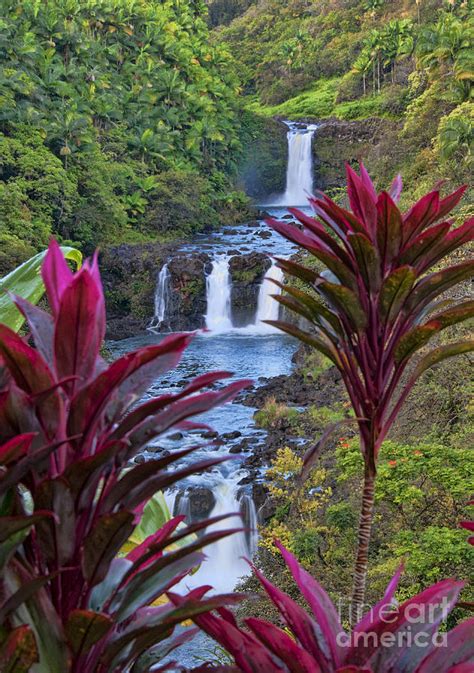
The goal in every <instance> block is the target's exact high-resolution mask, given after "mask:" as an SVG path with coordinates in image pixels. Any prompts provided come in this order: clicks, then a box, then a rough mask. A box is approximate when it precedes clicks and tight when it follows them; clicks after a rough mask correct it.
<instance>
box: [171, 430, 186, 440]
mask: <svg viewBox="0 0 474 673" xmlns="http://www.w3.org/2000/svg"><path fill="white" fill-rule="evenodd" d="M183 437H184V435H183V433H182V432H174V433H173V434H172V435H168V439H171V441H172V442H177V441H178V440H179V439H183Z"/></svg>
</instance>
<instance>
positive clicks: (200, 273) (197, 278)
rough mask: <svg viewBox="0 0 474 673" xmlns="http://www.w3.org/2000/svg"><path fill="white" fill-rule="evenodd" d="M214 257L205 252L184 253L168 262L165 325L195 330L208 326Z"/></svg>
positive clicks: (173, 329)
mask: <svg viewBox="0 0 474 673" xmlns="http://www.w3.org/2000/svg"><path fill="white" fill-rule="evenodd" d="M210 268H211V259H210V257H209V255H207V254H205V253H193V254H186V255H184V254H180V255H177V256H175V257H173V258H172V259H171V261H170V262H169V263H168V270H169V273H170V293H169V300H168V306H167V318H166V320H165V325H164V327H165V329H169V330H172V331H179V330H193V329H200V328H202V327H204V315H205V313H206V306H207V302H206V275H207V273H209V271H210Z"/></svg>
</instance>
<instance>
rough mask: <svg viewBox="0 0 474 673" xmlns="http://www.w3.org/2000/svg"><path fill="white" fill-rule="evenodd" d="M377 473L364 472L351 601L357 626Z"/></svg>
mask: <svg viewBox="0 0 474 673" xmlns="http://www.w3.org/2000/svg"><path fill="white" fill-rule="evenodd" d="M374 492H375V473H374V471H373V470H372V469H371V468H370V466H367V465H366V467H365V471H364V491H363V494H362V506H361V512H360V521H359V534H358V543H357V557H356V563H355V569H354V588H353V591H352V601H351V623H352V626H355V624H357V622H359V621H360V619H361V617H362V614H361V613H362V611H363V606H364V600H365V588H366V584H367V568H368V565H369V544H370V536H371V533H372V523H373V518H374Z"/></svg>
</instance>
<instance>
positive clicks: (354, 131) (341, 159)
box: [313, 117, 399, 190]
mask: <svg viewBox="0 0 474 673" xmlns="http://www.w3.org/2000/svg"><path fill="white" fill-rule="evenodd" d="M398 128H399V123H398V122H394V121H391V120H388V119H380V118H375V117H374V118H369V119H364V120H360V121H341V120H338V119H331V120H329V121H327V122H324V123H323V124H321V126H320V127H319V129H318V130H317V132H316V134H315V136H314V144H313V154H314V178H315V186H316V187H317V188H318V189H321V190H331V189H338V188H341V187H344V185H345V169H344V166H345V164H346V162H349V163H352V164H353V163H356V162H358V161H363V162H364V163H365V164H366V166H367V168H368V170H369V172H370V171H371V169H372V168H373V166H374V164H375V163H377V162H378V161H379V159H380V152H381V151H382V141H383V139H384V137H386V136H392V135H393V134H394V133H395V132H396V130H397V129H398Z"/></svg>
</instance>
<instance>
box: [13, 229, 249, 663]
mask: <svg viewBox="0 0 474 673" xmlns="http://www.w3.org/2000/svg"><path fill="white" fill-rule="evenodd" d="M42 274H43V279H44V283H45V286H46V291H47V296H48V299H49V304H50V307H51V311H52V315H50V314H48V313H46V312H45V311H43V310H42V309H40V308H38V307H36V306H33V305H32V304H29V303H28V302H26V301H25V300H23V299H20V298H15V299H14V300H15V303H16V304H17V306H18V308H19V309H20V310H21V311H22V312H23V314H24V315H25V317H26V319H27V321H28V325H29V328H30V331H31V335H30V336H31V339H32V341H33V342H34V346H35V347H33V346H30V345H29V343H28V340H27V339H23V338H21V337H20V336H19V335H17V334H16V333H15V332H13V331H12V330H11V329H9V328H8V327H6V326H5V325H0V571H1V575H0V671H2V673H6V672H8V673H24V672H25V671H28V670H29V669H30V666H33V669H32V670H34V672H35V673H115V672H117V673H118V672H119V671H120V672H122V671H130V670H131V669H132V667H133V671H134V673H144V671H147V670H149V668H150V666H151V663H154V662H156V660H159V659H160V658H161V657H162V656H163V655H164V654H167V653H168V652H169V651H171V650H172V649H173V648H174V647H176V646H177V645H179V644H180V643H181V642H182V641H183V640H184V639H185V638H186V637H187V636H183V635H180V636H177V637H174V638H173V637H172V634H173V631H174V627H175V625H176V624H178V623H181V622H182V621H183V620H186V619H188V618H189V617H190V616H192V615H195V614H197V613H201V612H204V611H207V610H209V609H212V608H213V607H215V606H216V605H221V604H222V601H223V600H227V601H229V602H230V603H231V602H232V601H233V600H236V599H235V598H233V597H227V598H226V599H225V598H219V597H213V598H210V599H206V600H202V601H196V600H195V598H194V597H190V599H189V600H188V598H187V597H186V596H184V598H183V602H182V604H181V605H180V607H179V608H176V607H175V606H174V605H173V604H172V603H170V602H166V597H164V599H165V600H164V604H159V605H152V604H153V603H156V601H157V599H158V598H159V597H161V596H164V594H165V593H166V592H167V591H168V590H169V589H170V588H171V587H172V586H174V585H175V584H176V583H177V582H178V581H180V580H181V579H182V578H183V577H184V576H185V575H186V574H187V573H188V572H189V571H190V570H191V569H192V568H194V567H196V565H197V564H199V563H200V561H201V559H202V554H201V551H200V549H201V548H202V547H203V546H205V545H207V544H209V543H211V542H214V541H216V540H217V539H219V538H220V537H222V536H224V535H227V534H229V532H230V531H217V532H212V533H207V534H206V533H204V535H203V536H200V537H199V538H197V537H196V536H194V535H192V537H191V540H192V541H191V542H190V543H189V544H188V545H186V546H182V545H179V544H177V543H178V542H179V541H180V540H181V539H183V538H185V537H186V536H189V535H190V534H193V533H195V532H197V531H202V530H204V528H205V527H206V526H207V525H209V523H211V521H212V520H208V521H207V522H203V523H201V524H197V525H194V526H190V527H187V528H186V527H185V528H184V530H183V529H182V528H181V527H180V528H178V526H179V524H180V523H181V521H182V517H177V518H174V519H172V520H171V521H169V522H167V523H166V524H165V525H164V526H163V527H162V528H160V529H159V530H158V531H156V533H153V534H152V535H151V536H149V537H148V538H146V539H145V540H144V541H143V542H142V543H141V544H139V545H138V546H137V547H135V548H134V549H133V550H132V551H131V552H130V553H128V555H127V556H125V557H124V556H120V555H119V551H120V550H121V548H122V547H123V545H124V543H125V542H126V541H127V539H128V538H129V537H130V535H131V533H132V532H133V530H134V528H135V526H136V525H137V523H138V522H139V521H140V517H141V514H142V512H143V509H144V507H145V505H146V503H147V501H148V500H149V499H150V498H151V497H152V496H153V494H154V493H155V492H156V491H158V490H160V489H166V488H168V487H170V486H171V485H172V484H174V483H176V482H177V481H178V480H179V479H182V478H183V477H186V476H187V475H190V474H193V473H196V472H199V471H202V470H205V469H207V468H208V467H210V466H212V465H215V464H217V463H218V462H219V460H220V459H218V458H217V459H216V458H213V459H210V460H204V461H201V462H199V463H195V464H186V465H185V466H184V467H179V466H176V465H175V464H176V462H177V461H178V460H179V459H182V458H184V457H185V456H188V455H189V454H190V453H192V451H193V449H186V450H181V451H177V452H175V453H173V454H172V455H169V456H167V457H161V458H157V459H154V460H150V461H149V462H146V463H143V464H139V465H136V464H135V465H133V464H131V463H130V461H131V459H132V458H133V457H134V456H135V455H136V454H137V452H138V451H139V450H140V449H141V448H142V447H144V446H145V445H146V444H147V443H148V442H149V441H150V440H152V439H153V438H154V437H156V436H158V435H160V434H161V433H164V432H166V431H168V430H169V429H170V428H172V427H174V426H176V425H179V426H180V427H188V428H189V427H197V424H193V423H192V422H191V421H189V420H186V419H188V418H190V417H192V416H194V415H196V414H200V413H202V412H204V411H206V410H208V409H210V408H212V407H214V406H216V405H218V404H221V403H223V402H225V401H227V400H230V399H232V398H233V397H234V395H235V394H236V393H237V392H238V391H239V390H241V389H242V387H244V386H245V385H246V382H245V381H243V382H236V383H232V384H230V385H228V386H226V387H223V388H220V389H218V390H216V391H210V392H201V391H202V389H203V388H205V387H206V386H209V385H210V384H213V383H215V382H217V381H219V380H220V379H222V378H225V377H226V376H228V375H227V374H226V373H225V372H216V373H210V374H205V375H203V376H200V377H198V378H196V379H195V380H194V381H192V382H191V383H190V384H189V385H188V386H187V387H186V388H184V389H183V390H182V391H181V392H179V393H176V394H166V395H162V396H161V397H157V398H156V399H150V400H148V401H146V402H145V403H142V404H139V405H134V406H131V405H132V403H134V402H136V401H137V399H138V398H139V396H140V395H141V394H142V393H143V392H144V391H145V390H146V388H148V386H149V385H150V383H151V382H152V380H153V379H155V378H156V377H157V376H159V375H161V374H163V373H164V372H166V371H168V370H169V369H170V368H172V367H174V366H175V365H176V364H177V363H178V361H179V359H180V357H181V355H182V353H183V350H184V349H185V347H186V346H187V344H188V343H189V341H190V339H191V338H192V337H191V336H190V335H186V334H184V335H182V334H181V335H180V334H178V335H175V336H171V337H168V338H166V339H164V340H163V341H161V342H160V343H159V344H158V345H152V346H148V347H146V348H142V349H140V350H138V351H135V352H132V353H129V354H127V355H125V356H123V357H121V358H119V359H118V360H116V361H115V362H114V363H113V364H111V365H110V366H107V365H106V363H105V362H104V361H103V359H102V358H101V357H100V355H99V350H100V347H101V344H102V341H103V338H104V332H105V309H104V297H103V292H102V287H101V283H100V277H99V272H98V268H97V259H96V258H94V259H93V260H92V261H91V262H89V261H86V263H85V264H84V266H83V267H82V269H81V270H80V271H79V272H78V273H76V274H73V273H72V271H71V270H70V269H69V267H68V265H67V263H66V261H65V259H64V257H63V255H62V254H61V251H60V249H59V247H58V246H57V244H56V243H54V242H53V243H51V245H50V248H49V251H48V254H47V256H46V259H45V262H44V264H43V268H42ZM247 383H248V382H247ZM169 466H172V467H173V468H174V469H173V470H172V471H169V470H168V469H167V468H168V467H169ZM124 468H127V469H124ZM220 519H222V517H220V518H219V519H218V520H220ZM214 521H216V519H214ZM150 648H151V653H150V652H149V650H150ZM144 653H148V654H150V656H147V658H146V662H145V660H144V659H143V658H142V655H143V654H144ZM150 662H151V663H150ZM160 670H162V669H160ZM163 670H164V669H163Z"/></svg>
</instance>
